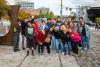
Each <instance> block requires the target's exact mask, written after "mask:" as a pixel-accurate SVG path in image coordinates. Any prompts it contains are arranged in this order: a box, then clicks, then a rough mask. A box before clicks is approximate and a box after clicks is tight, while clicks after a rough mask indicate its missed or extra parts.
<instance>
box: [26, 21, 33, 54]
mask: <svg viewBox="0 0 100 67" xmlns="http://www.w3.org/2000/svg"><path fill="white" fill-rule="evenodd" d="M25 35H26V39H27V56H28V55H29V50H31V51H32V55H34V52H33V50H34V27H33V26H32V23H31V22H30V21H28V26H27V27H26V29H25Z"/></svg>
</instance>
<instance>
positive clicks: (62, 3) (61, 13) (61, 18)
mask: <svg viewBox="0 0 100 67" xmlns="http://www.w3.org/2000/svg"><path fill="white" fill-rule="evenodd" d="M62 1H63V0H61V11H60V14H61V19H62V7H63V3H62Z"/></svg>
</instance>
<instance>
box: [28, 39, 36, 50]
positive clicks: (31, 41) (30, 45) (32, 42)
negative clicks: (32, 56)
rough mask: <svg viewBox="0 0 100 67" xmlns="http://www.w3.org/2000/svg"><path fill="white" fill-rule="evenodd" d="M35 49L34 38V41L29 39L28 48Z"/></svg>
mask: <svg viewBox="0 0 100 67" xmlns="http://www.w3.org/2000/svg"><path fill="white" fill-rule="evenodd" d="M32 47H33V48H34V38H33V39H29V38H27V48H30V49H31V48H32Z"/></svg>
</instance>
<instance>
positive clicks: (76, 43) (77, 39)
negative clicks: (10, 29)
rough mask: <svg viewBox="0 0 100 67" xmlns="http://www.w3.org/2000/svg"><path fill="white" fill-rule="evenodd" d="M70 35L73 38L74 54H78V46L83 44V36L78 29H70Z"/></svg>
mask: <svg viewBox="0 0 100 67" xmlns="http://www.w3.org/2000/svg"><path fill="white" fill-rule="evenodd" d="M69 34H70V38H71V44H72V51H73V53H75V54H78V46H79V45H80V44H81V36H80V35H79V33H78V32H77V29H76V27H74V28H73V29H69Z"/></svg>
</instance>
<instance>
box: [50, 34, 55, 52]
mask: <svg viewBox="0 0 100 67" xmlns="http://www.w3.org/2000/svg"><path fill="white" fill-rule="evenodd" d="M51 48H52V49H53V50H55V48H56V44H55V36H53V35H52V40H51Z"/></svg>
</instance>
